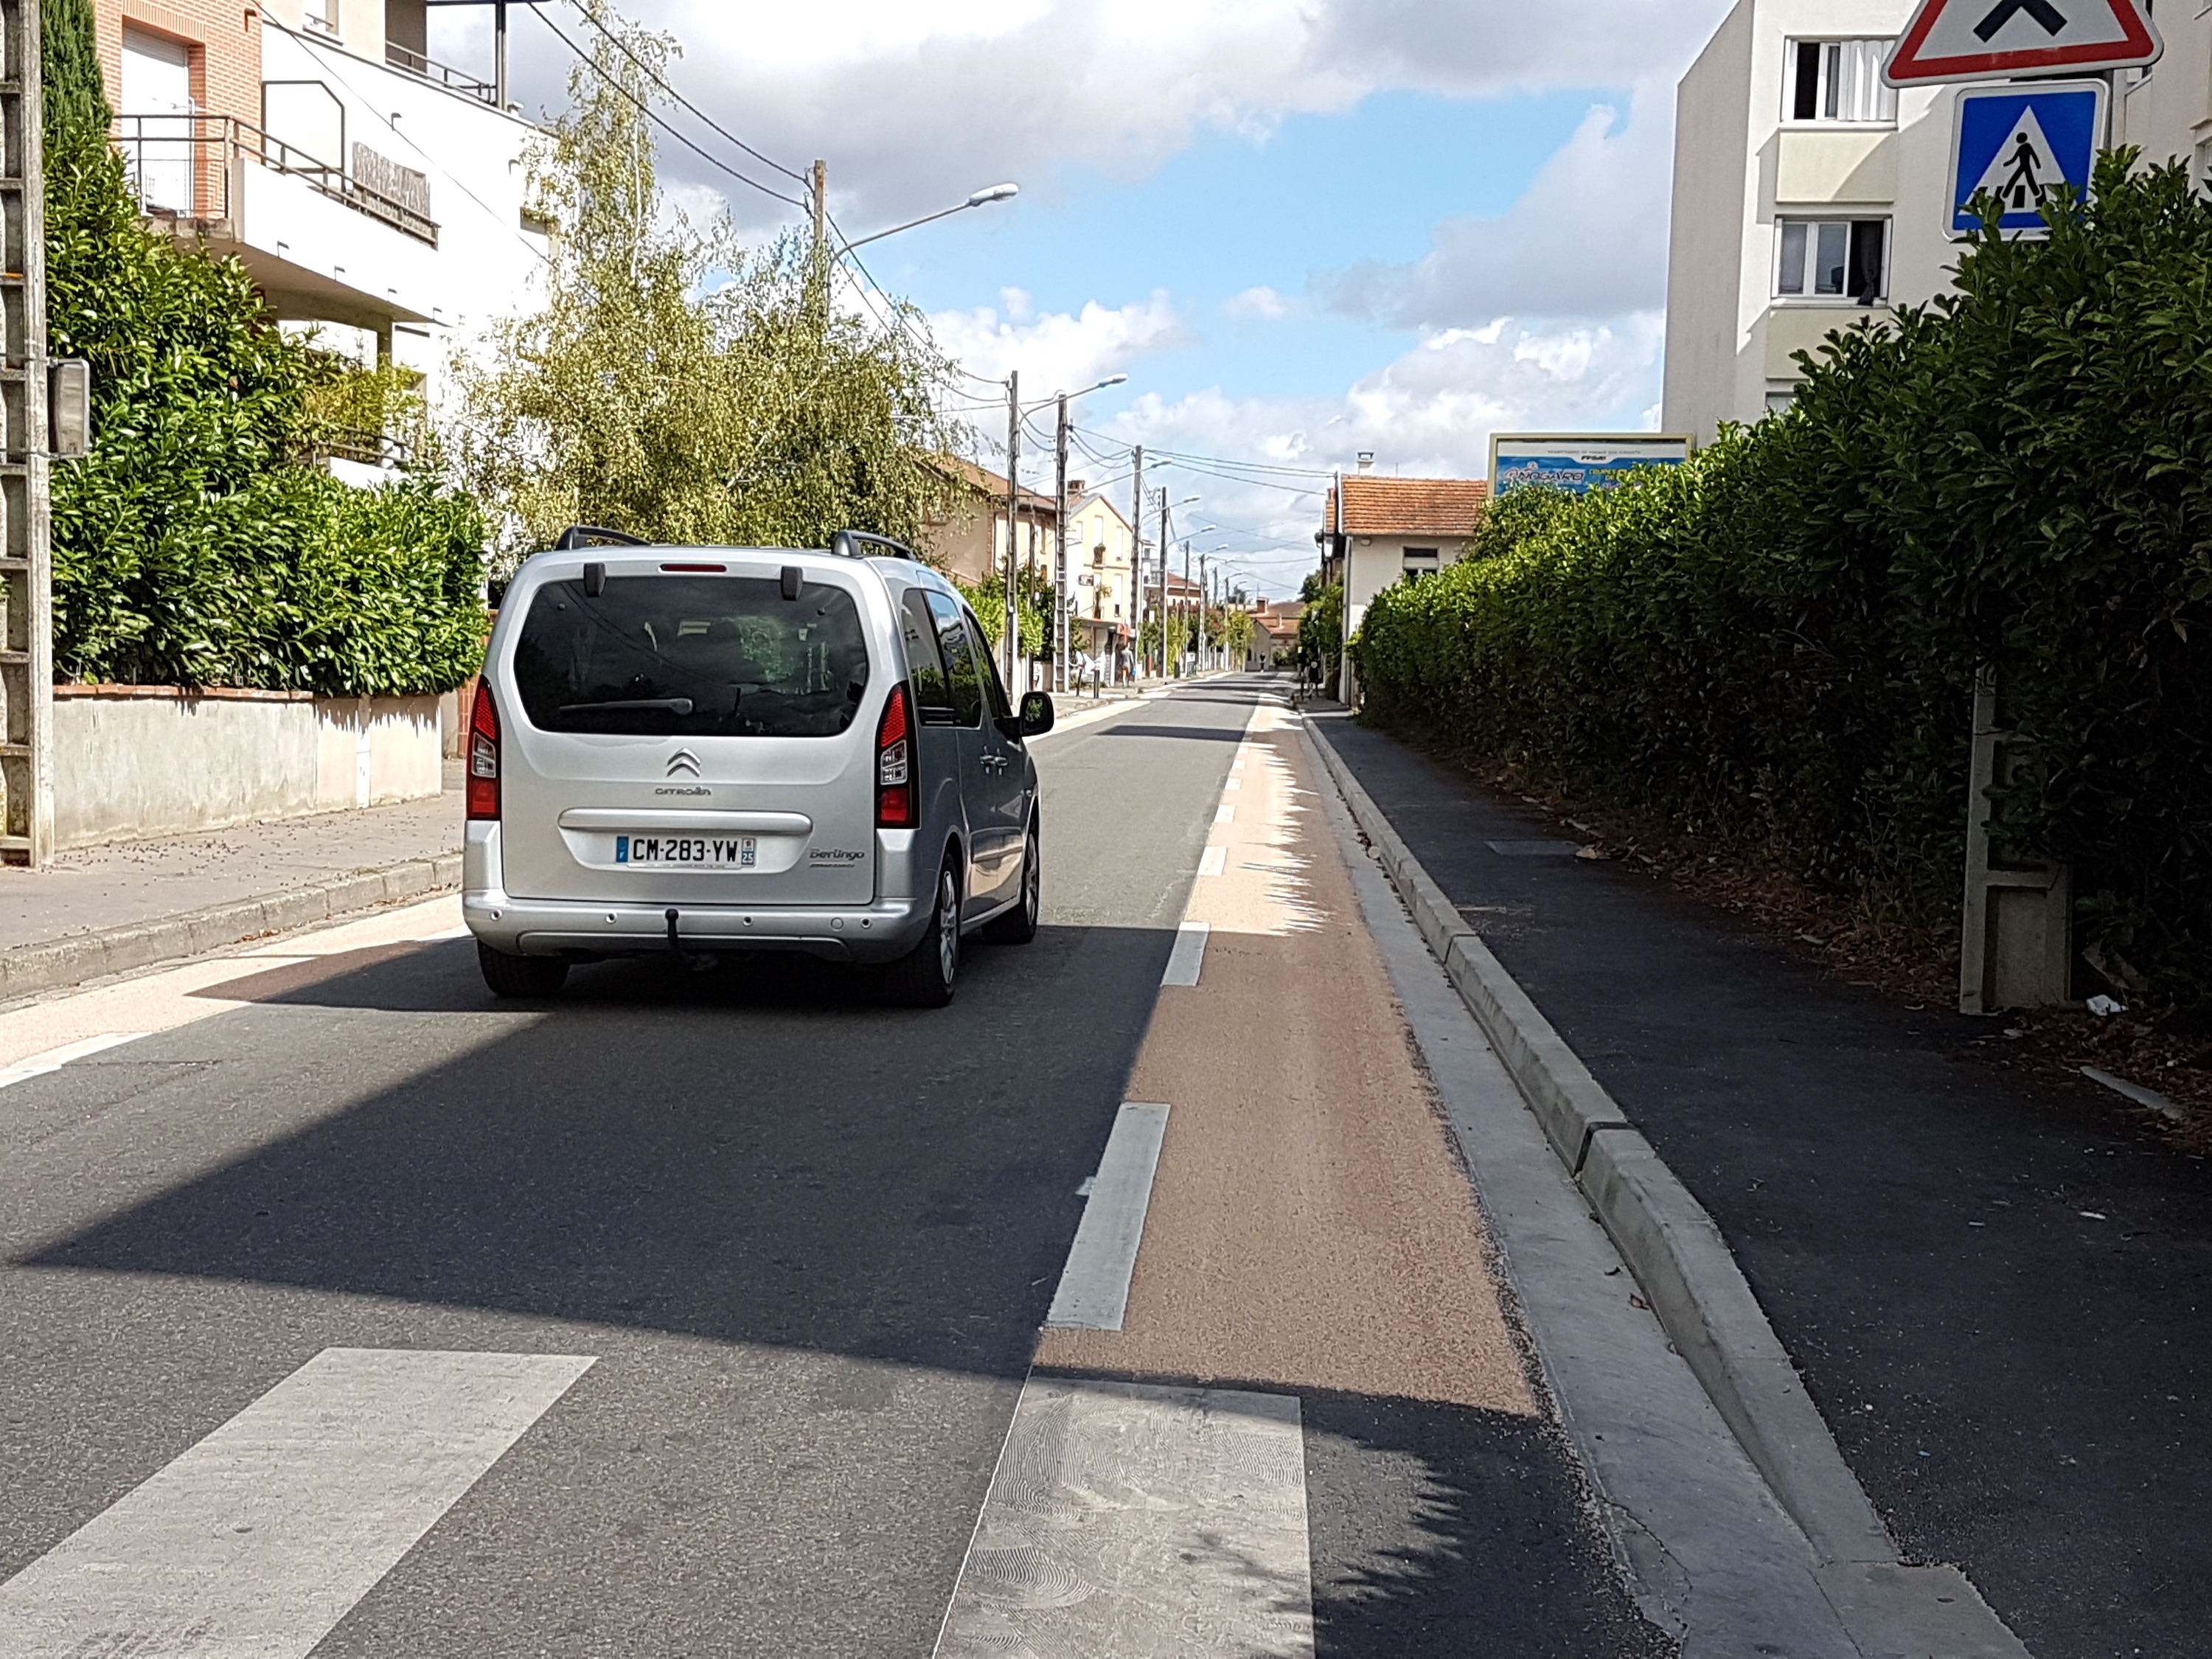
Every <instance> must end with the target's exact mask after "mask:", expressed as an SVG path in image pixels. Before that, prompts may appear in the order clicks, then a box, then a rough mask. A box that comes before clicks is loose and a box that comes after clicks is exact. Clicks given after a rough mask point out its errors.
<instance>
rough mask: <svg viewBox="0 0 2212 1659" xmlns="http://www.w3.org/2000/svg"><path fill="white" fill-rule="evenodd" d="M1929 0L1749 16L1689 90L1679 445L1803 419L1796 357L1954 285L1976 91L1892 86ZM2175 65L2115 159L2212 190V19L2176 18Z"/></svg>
mask: <svg viewBox="0 0 2212 1659" xmlns="http://www.w3.org/2000/svg"><path fill="white" fill-rule="evenodd" d="M1913 9H1914V0H1741V3H1739V4H1738V5H1737V6H1736V8H1735V10H1734V11H1732V12H1730V13H1729V15H1728V18H1727V20H1726V21H1724V22H1723V23H1722V25H1721V26H1720V28H1719V30H1718V31H1717V33H1715V34H1714V36H1713V38H1712V40H1711V41H1710V42H1709V43H1708V44H1707V46H1706V47H1705V52H1703V53H1702V54H1701V55H1700V56H1699V58H1698V60H1697V62H1696V63H1695V64H1693V65H1692V67H1691V69H1690V71H1689V73H1688V74H1687V75H1686V76H1684V77H1683V80H1682V83H1681V87H1680V94H1679V98H1678V103H1677V121H1676V129H1675V150H1674V228H1673V232H1672V246H1671V247H1670V250H1669V255H1668V303H1667V368H1666V393H1665V410H1664V413H1663V416H1662V420H1663V422H1664V429H1665V430H1667V431H1669V432H1686V433H1692V434H1694V435H1696V436H1697V437H1698V438H1699V440H1700V441H1704V440H1707V439H1710V438H1711V436H1712V435H1713V434H1714V432H1715V430H1716V428H1717V427H1718V426H1719V425H1720V423H1721V422H1723V421H1743V422H1748V421H1754V420H1756V419H1758V418H1759V416H1761V415H1763V414H1765V412H1766V411H1767V410H1771V409H1777V408H1783V407H1786V406H1787V405H1788V403H1789V401H1790V397H1791V395H1792V389H1793V387H1794V386H1796V382H1797V380H1799V378H1800V374H1799V371H1798V369H1797V368H1796V364H1795V362H1794V358H1795V356H1796V354H1797V353H1798V352H1800V351H1811V350H1814V349H1817V348H1818V347H1819V345H1820V343H1821V341H1822V340H1824V339H1825V338H1826V337H1827V336H1828V335H1829V334H1830V333H1831V332H1832V331H1834V330H1836V329H1838V328H1840V327H1847V326H1849V325H1850V324H1851V323H1852V322H1854V321H1855V320H1857V319H1860V318H1863V317H1867V316H1875V317H1879V316H1882V315H1885V314H1887V313H1888V312H1889V311H1890V310H1891V309H1892V308H1893V307H1896V306H1899V305H1903V304H1923V303H1925V302H1926V301H1929V300H1931V299H1933V298H1934V297H1935V296H1936V295H1937V294H1939V293H1941V292H1942V291H1943V290H1944V289H1947V288H1948V287H1949V286H1950V283H1951V281H1952V278H1953V276H1954V273H1955V271H1956V269H1957V262H1958V244H1957V243H1956V242H1955V241H1954V239H1953V236H1952V234H1951V230H1950V189H1951V148H1952V143H1953V139H1954V124H1955V118H1956V116H1955V104H1956V101H1957V94H1958V88H1955V87H1951V86H1942V87H1923V88H1912V89H1910V90H1905V91H1899V90H1896V89H1893V88H1889V87H1887V86H1886V85H1884V84H1883V82H1882V80H1881V67H1882V64H1883V63H1884V62H1885V61H1886V60H1887V58H1888V55H1889V52H1890V50H1891V48H1892V46H1893V44H1894V43H1895V40H1896V39H1897V37H1898V36H1899V34H1900V33H1902V32H1903V30H1904V28H1905V25H1906V23H1907V22H1908V21H1910V20H1911V14H1912V11H1913ZM2158 22H2159V27H2160V30H2161V31H2162V32H2163V33H2164V34H2165V38H2166V56H2165V58H2163V59H2162V60H2161V61H2160V63H2159V64H2157V65H2156V66H2155V67H2154V68H2153V69H2152V70H2150V71H2148V73H2138V72H2134V71H2128V72H2123V73H2122V74H2120V75H2119V76H2117V77H2116V79H2117V81H2118V87H2117V89H2116V90H2117V97H2116V100H2115V113H2114V117H2113V127H2114V131H2113V141H2114V142H2115V143H2130V144H2135V145H2137V146H2139V147H2141V148H2142V150H2143V151H2144V154H2145V158H2146V160H2148V161H2166V160H2169V159H2174V158H2183V159H2187V160H2189V161H2191V163H2192V165H2193V166H2194V167H2195V168H2196V170H2197V176H2198V178H2199V179H2204V178H2205V177H2206V176H2207V175H2208V173H2212V11H2208V9H2207V8H2205V7H2203V6H2201V5H2200V6H2196V7H2179V8H2173V9H2171V10H2170V12H2160V14H2159V15H2158Z"/></svg>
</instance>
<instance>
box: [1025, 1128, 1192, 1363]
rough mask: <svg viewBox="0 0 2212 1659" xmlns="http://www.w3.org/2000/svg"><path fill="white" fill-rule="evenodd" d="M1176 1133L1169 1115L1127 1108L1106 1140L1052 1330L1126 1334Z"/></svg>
mask: <svg viewBox="0 0 2212 1659" xmlns="http://www.w3.org/2000/svg"><path fill="white" fill-rule="evenodd" d="M1167 1132H1168V1109H1167V1108H1166V1107H1164V1106H1144V1105H1139V1104H1136V1103H1125V1104H1124V1105H1123V1106H1122V1108H1121V1112H1120V1113H1119V1114H1118V1115H1116V1116H1115V1119H1114V1132H1113V1133H1111V1134H1109V1135H1108V1136H1107V1137H1106V1152H1105V1155H1104V1156H1103V1158H1100V1159H1099V1160H1098V1173H1097V1175H1095V1176H1092V1177H1091V1183H1092V1184H1091V1194H1090V1199H1089V1201H1088V1202H1087V1203H1086V1204H1085V1206H1084V1207H1083V1220H1082V1222H1081V1223H1080V1224H1079V1225H1078V1226H1077V1227H1076V1230H1075V1243H1073V1244H1072V1245H1070V1246H1069V1247H1068V1251H1067V1266H1066V1267H1065V1268H1063V1269H1062V1270H1061V1272H1060V1289H1059V1290H1058V1291H1055V1292H1054V1295H1053V1298H1052V1311H1051V1312H1050V1313H1048V1314H1047V1315H1046V1316H1045V1321H1044V1322H1045V1326H1046V1328H1048V1329H1054V1328H1057V1329H1063V1330H1083V1331H1118V1330H1120V1329H1121V1320H1122V1318H1123V1316H1125V1315H1126V1314H1127V1312H1128V1310H1129V1277H1130V1275H1131V1274H1132V1273H1135V1272H1136V1271H1137V1247H1138V1246H1139V1244H1141V1243H1144V1239H1145V1215H1146V1212H1147V1211H1149V1210H1150V1209H1151V1208H1152V1176H1153V1175H1154V1174H1155V1173H1157V1172H1158V1169H1159V1167H1160V1143H1161V1141H1162V1140H1164V1139H1166V1136H1167Z"/></svg>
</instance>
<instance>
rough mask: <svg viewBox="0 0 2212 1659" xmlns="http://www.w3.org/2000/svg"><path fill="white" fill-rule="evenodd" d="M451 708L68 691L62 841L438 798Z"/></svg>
mask: <svg viewBox="0 0 2212 1659" xmlns="http://www.w3.org/2000/svg"><path fill="white" fill-rule="evenodd" d="M438 702H439V700H438V699H437V698H435V697H379V698H374V699H361V700H355V699H330V698H314V697H308V696H295V695H292V694H289V693H284V692H266V691H263V692H235V691H233V692H218V693H213V694H210V695H206V696H182V695H179V693H178V692H176V691H175V690H173V689H171V688H168V687H166V686H131V687H112V688H111V687H103V688H101V689H100V691H99V692H98V693H97V694H94V695H89V696H88V695H82V694H81V693H79V692H77V691H76V690H74V689H73V688H70V687H67V686H64V687H60V688H58V690H57V694H56V696H55V699H54V819H55V844H56V845H57V846H58V847H64V848H69V847H92V846H98V845H100V844H101V843H102V842H114V841H143V840H146V839H148V838H149V837H153V836H169V835H185V834H189V833H191V831H194V830H198V829H224V828H227V827H228V826H229V825H232V824H237V823H255V822H258V821H259V820H262V819H265V818H284V817H304V816H306V815H307V814H310V813H314V812H328V811H337V810H340V809H342V808H345V807H352V806H368V805H381V804H383V803H386V802H389V801H399V800H417V799H426V798H428V797H429V796H432V795H435V794H437V793H439V792H440V790H441V788H442V787H443V784H444V775H445V774H444V761H443V755H442V752H441V750H442V744H441V742H440V732H439V708H438Z"/></svg>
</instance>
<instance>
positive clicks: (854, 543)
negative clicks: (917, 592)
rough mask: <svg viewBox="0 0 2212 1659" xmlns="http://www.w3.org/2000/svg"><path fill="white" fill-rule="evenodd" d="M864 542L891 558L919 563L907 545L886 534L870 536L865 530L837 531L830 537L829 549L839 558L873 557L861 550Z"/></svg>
mask: <svg viewBox="0 0 2212 1659" xmlns="http://www.w3.org/2000/svg"><path fill="white" fill-rule="evenodd" d="M864 542H865V543H866V544H867V545H868V546H870V547H879V548H881V549H883V550H884V552H886V553H888V554H890V556H892V557H893V558H896V559H908V560H911V561H913V562H915V564H920V563H921V556H920V555H918V554H917V553H915V550H913V549H912V548H910V547H908V545H907V544H905V543H904V542H895V541H893V540H892V539H891V538H890V537H888V536H872V535H870V534H869V533H868V532H866V531H865V530H841V531H839V532H837V533H836V535H834V536H832V537H831V538H829V551H830V552H831V554H832V555H834V556H836V557H837V558H841V559H866V558H872V557H873V555H872V554H869V553H866V552H863V551H862V550H861V544H862V543H864Z"/></svg>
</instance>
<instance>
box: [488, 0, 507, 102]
mask: <svg viewBox="0 0 2212 1659" xmlns="http://www.w3.org/2000/svg"><path fill="white" fill-rule="evenodd" d="M491 40H492V48H491V95H492V101H493V102H495V103H496V104H497V105H498V106H499V107H500V110H501V112H502V113H504V112H505V111H506V109H507V104H508V101H509V100H508V97H507V91H508V87H509V82H508V77H507V0H495V3H494V4H493V6H492V9H491Z"/></svg>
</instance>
